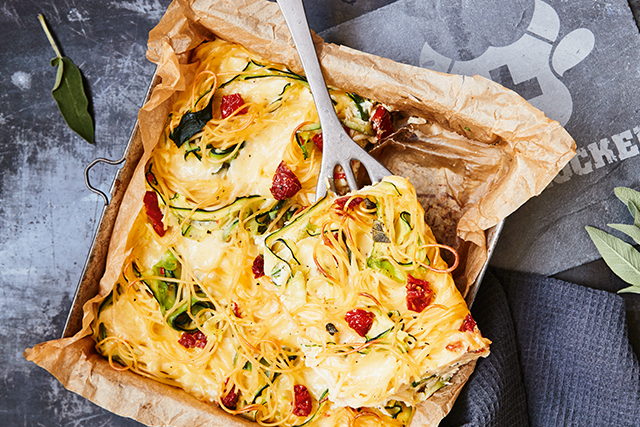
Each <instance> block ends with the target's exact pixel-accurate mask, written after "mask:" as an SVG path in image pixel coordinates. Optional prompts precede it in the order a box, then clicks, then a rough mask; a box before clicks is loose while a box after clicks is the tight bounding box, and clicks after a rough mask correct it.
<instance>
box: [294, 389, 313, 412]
mask: <svg viewBox="0 0 640 427" xmlns="http://www.w3.org/2000/svg"><path fill="white" fill-rule="evenodd" d="M293 394H294V397H295V399H294V402H293V414H294V415H296V416H298V417H306V416H308V415H309V414H310V413H311V407H312V403H311V395H310V394H309V390H307V387H305V386H303V385H301V384H296V385H294V386H293Z"/></svg>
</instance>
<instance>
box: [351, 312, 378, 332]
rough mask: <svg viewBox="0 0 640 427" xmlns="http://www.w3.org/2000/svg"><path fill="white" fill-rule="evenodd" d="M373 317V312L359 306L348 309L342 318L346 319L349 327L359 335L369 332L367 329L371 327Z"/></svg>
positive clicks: (374, 316)
mask: <svg viewBox="0 0 640 427" xmlns="http://www.w3.org/2000/svg"><path fill="white" fill-rule="evenodd" d="M375 318H376V315H375V314H373V313H372V312H370V311H367V310H363V309H361V308H356V309H354V310H351V311H348V312H347V314H346V315H345V316H344V320H346V321H347V324H348V325H349V327H350V328H351V329H353V330H354V331H356V333H357V334H358V335H360V336H361V337H364V336H365V335H367V332H369V329H371V325H372V324H373V319H375Z"/></svg>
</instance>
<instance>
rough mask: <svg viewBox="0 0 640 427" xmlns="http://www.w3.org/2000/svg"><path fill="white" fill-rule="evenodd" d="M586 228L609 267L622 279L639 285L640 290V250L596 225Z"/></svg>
mask: <svg viewBox="0 0 640 427" xmlns="http://www.w3.org/2000/svg"><path fill="white" fill-rule="evenodd" d="M585 228H586V230H587V233H589V236H590V237H591V240H592V241H593V243H594V244H595V245H596V248H597V249H598V252H600V255H602V258H603V259H604V261H605V262H606V263H607V265H608V266H609V268H611V270H612V271H613V272H614V273H615V274H616V275H617V276H618V277H620V278H621V279H622V280H624V281H625V282H627V283H629V284H631V285H634V286H635V287H637V289H638V291H639V292H640V252H638V251H637V250H636V249H635V248H634V247H633V246H631V245H630V244H628V243H626V242H624V241H622V240H621V239H619V238H617V237H615V236H612V235H610V234H608V233H605V232H604V231H602V230H598V229H597V228H594V227H585ZM626 289H627V290H626V292H629V291H628V289H629V288H626Z"/></svg>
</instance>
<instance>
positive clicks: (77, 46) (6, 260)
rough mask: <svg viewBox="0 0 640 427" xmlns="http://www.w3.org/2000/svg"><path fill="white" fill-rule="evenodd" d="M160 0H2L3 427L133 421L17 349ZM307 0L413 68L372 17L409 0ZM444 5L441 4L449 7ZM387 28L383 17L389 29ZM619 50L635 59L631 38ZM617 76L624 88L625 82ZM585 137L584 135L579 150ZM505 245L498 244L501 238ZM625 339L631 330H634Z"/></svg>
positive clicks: (50, 283)
mask: <svg viewBox="0 0 640 427" xmlns="http://www.w3.org/2000/svg"><path fill="white" fill-rule="evenodd" d="M416 1H417V0H416ZM425 2H426V0H425ZM168 3H169V0H111V1H98V0H88V1H79V0H65V1H60V0H51V1H48V2H36V1H33V0H27V1H18V0H9V1H5V2H3V3H2V4H1V5H0V40H2V48H0V59H1V61H0V67H2V75H3V76H4V77H3V79H2V80H0V130H2V143H1V151H0V163H1V166H2V169H1V170H2V176H1V179H0V225H1V226H0V324H2V328H0V340H2V345H1V346H0V359H1V360H3V362H4V363H3V368H2V369H0V426H8V427H13V426H101V425H109V426H133V425H138V424H137V423H136V422H134V421H132V420H128V419H124V418H120V417H117V416H115V415H113V414H110V413H108V412H106V411H104V410H102V409H100V408H98V407H96V406H95V405H93V404H91V403H89V402H87V401H86V400H84V399H83V398H80V397H78V396H76V395H75V394H73V393H70V392H68V391H66V390H64V389H63V388H62V387H61V386H60V384H59V383H58V382H57V381H56V380H55V379H54V378H52V377H51V376H50V375H49V374H48V373H46V372H45V371H43V370H41V369H40V368H37V367H36V366H35V365H33V364H30V363H28V362H26V361H25V360H24V358H23V357H22V352H23V351H24V349H25V348H27V347H30V346H33V345H34V344H36V343H39V342H42V341H45V340H48V339H52V338H57V337H59V336H60V334H61V332H62V328H63V324H64V320H65V318H66V315H67V312H68V310H69V307H70V305H71V299H72V296H73V294H74V292H75V287H76V284H77V282H78V280H79V278H80V274H81V271H82V266H83V264H84V262H85V258H86V255H87V252H88V250H89V246H90V244H91V240H92V238H93V234H94V232H95V229H96V227H97V221H98V217H99V214H100V211H101V209H102V200H101V199H100V198H99V197H98V196H97V195H95V194H93V193H91V192H89V191H88V190H86V188H85V187H84V183H83V170H84V167H85V166H86V165H87V164H88V163H89V162H90V161H91V160H93V159H94V158H96V157H107V158H119V157H120V156H121V155H122V152H123V150H124V146H125V144H126V141H127V139H128V136H129V134H130V132H131V130H132V128H133V125H134V121H135V117H136V113H137V110H138V108H139V107H140V106H141V102H142V99H143V97H144V94H145V91H146V88H147V85H148V83H149V81H150V77H151V75H152V73H153V66H152V64H150V63H149V62H147V60H146V59H145V57H144V53H145V43H146V40H147V34H148V31H149V30H150V29H151V28H152V27H153V26H154V25H155V24H156V23H157V22H158V21H159V19H160V18H161V16H162V14H163V12H164V10H165V8H166V7H167V5H168ZM306 3H308V7H309V10H310V21H311V25H312V27H313V28H314V29H315V30H316V31H318V32H322V34H323V35H325V36H326V37H327V38H328V39H329V40H330V41H341V42H342V43H344V44H347V45H349V46H353V47H360V46H359V45H360V44H362V42H363V38H364V36H365V33H363V32H351V33H350V32H349V31H347V28H348V27H349V26H351V28H353V26H354V25H356V24H359V23H362V22H365V23H366V22H369V25H370V27H371V28H372V29H374V30H377V33H376V34H375V37H376V39H375V40H376V41H377V42H378V43H377V46H382V47H385V48H386V50H385V51H384V52H382V53H383V54H384V55H385V56H388V57H391V58H392V59H396V60H400V61H405V62H412V63H416V65H420V58H421V57H420V51H418V52H417V55H418V56H417V57H416V53H415V52H414V53H413V54H412V55H413V56H411V55H410V54H409V53H407V51H406V49H405V50H402V49H400V48H401V47H402V46H403V45H407V46H409V45H411V43H406V42H405V40H407V39H406V37H408V36H407V34H406V33H405V34H402V35H399V34H398V33H397V31H396V30H393V31H391V30H388V29H387V30H386V31H383V28H382V27H377V26H375V25H373V24H372V23H374V21H373V19H374V18H375V17H376V16H377V15H376V14H378V15H379V14H385V13H390V12H393V11H394V10H395V9H394V7H395V8H398V7H400V6H403V7H404V6H406V5H407V4H410V3H411V4H412V2H407V1H404V0H398V1H397V2H396V1H393V0H368V1H367V0H325V1H322V0H316V1H307V2H306ZM396 3H397V4H396ZM426 3H428V2H426ZM453 3H455V2H452V4H453ZM556 3H557V4H558V5H560V4H563V5H566V6H562V7H566V8H567V10H568V9H570V10H572V11H574V13H577V12H575V11H579V10H581V9H580V8H579V7H577V6H575V5H576V4H577V3H580V2H579V1H578V0H575V1H569V2H556ZM583 3H589V4H595V5H596V6H598V8H595V9H592V11H593V14H592V15H589V14H588V13H587V14H586V15H587V16H586V17H585V18H584V20H586V21H588V19H593V20H596V21H597V19H600V18H601V17H605V18H607V19H606V20H605V21H603V22H607V23H608V24H607V25H610V27H607V28H605V29H604V30H603V31H609V32H611V33H615V32H616V31H618V34H626V33H621V32H620V30H619V28H618V27H616V26H614V25H613V24H615V23H619V24H620V23H623V24H624V25H625V28H626V30H625V31H627V32H630V31H631V30H632V29H633V27H630V26H629V24H630V22H631V23H632V21H629V19H630V16H631V14H630V12H629V10H628V9H626V10H624V9H623V6H624V2H623V1H619V2H617V3H616V2H599V1H596V2H592V1H590V0H589V1H587V0H584V1H583ZM478 4H480V2H478ZM513 4H514V5H524V6H523V7H525V9H526V8H527V7H530V5H531V2H529V3H527V2H524V1H523V2H513ZM571 5H573V6H571ZM572 7H573V9H572ZM607 8H608V9H607ZM454 9H455V8H454ZM454 9H451V10H452V11H453V12H455V10H454ZM556 9H557V11H558V12H559V13H560V14H562V13H564V12H562V10H564V9H562V8H561V7H560V6H558V7H556ZM526 10H529V9H526ZM38 13H43V14H44V15H45V16H46V17H47V20H48V22H49V25H50V28H51V29H52V31H53V32H54V33H55V35H56V38H57V40H58V42H59V45H60V46H61V48H62V50H63V52H64V54H65V55H66V56H69V57H70V58H71V59H72V60H74V61H75V63H76V64H77V65H79V66H80V68H81V69H82V71H83V73H84V76H85V78H86V81H87V83H88V86H89V88H90V96H91V99H92V110H93V112H94V116H95V121H96V135H97V138H96V144H95V145H93V146H91V145H89V144H87V143H86V142H84V141H83V140H81V139H80V138H79V137H77V136H76V135H75V134H74V133H72V132H71V131H70V130H69V129H68V128H67V126H66V125H65V124H64V122H63V121H62V119H61V117H60V114H59V112H58V110H57V108H56V106H55V104H54V102H53V99H52V98H51V95H50V90H51V87H52V86H53V82H54V79H55V70H54V69H53V68H52V67H51V66H50V65H49V60H50V59H51V58H52V57H53V56H54V53H53V51H52V49H51V48H50V46H49V43H48V42H47V39H46V37H45V35H44V33H43V32H42V30H41V29H40V25H39V23H38V20H37V14H38ZM398 13H399V12H398ZM527 13H529V12H526V13H525V14H523V15H522V19H523V20H527V19H529V15H527ZM585 13H586V12H585ZM392 16H395V17H396V18H397V17H399V15H392ZM565 16H566V15H563V22H565ZM507 18H509V16H507V17H506V18H505V19H507ZM367 19H369V21H366V20H367ZM363 20H364V21H363ZM623 21H624V22H623ZM527 22H528V21H527ZM594 22H595V21H594ZM516 24H517V23H516ZM581 25H582V26H585V25H586V24H581ZM620 25H622V24H620ZM396 26H397V23H394V25H393V26H392V27H391V28H395V27H396ZM516 27H517V25H516ZM341 28H342V30H341ZM576 28H577V27H576ZM571 29H574V27H571ZM517 31H520V29H517ZM562 31H564V32H563V33H562V34H563V35H564V34H566V33H568V32H569V31H567V30H566V28H564V27H563V29H562ZM455 33H456V32H455V31H454V32H453V33H452V34H454V35H455ZM636 35H637V34H634V36H636ZM332 38H333V39H334V40H332ZM365 41H367V40H365ZM368 41H370V40H368ZM510 41H512V40H510V39H509V40H502V41H501V42H500V43H503V44H508V43H509V42H510ZM626 42H627V39H625V43H626ZM443 43H444V42H443ZM423 44H424V42H423V43H421V45H420V47H421V48H422V46H423ZM414 45H415V41H414ZM450 48H451V46H449V49H450ZM473 49H476V50H478V49H480V50H481V49H482V46H481V45H480V44H477V45H474V47H473ZM473 49H472V50H473ZM630 49H631V48H630ZM364 50H369V49H364ZM443 52H445V53H447V52H448V54H449V55H450V57H453V55H454V53H455V52H454V53H452V51H444V50H443ZM374 53H378V52H374ZM476 53H477V52H476ZM625 54H628V55H631V54H633V55H635V56H636V57H640V55H638V52H637V49H635V45H634V46H633V49H631V50H629V51H625ZM457 59H458V60H462V59H468V57H465V56H460V57H457ZM425 64H426V63H425ZM629 73H632V74H633V73H635V74H636V75H637V71H636V70H635V69H629ZM605 78H606V76H603V77H602V79H605ZM516 83H518V82H517V81H516V82H515V83H514V84H516ZM619 84H622V85H624V84H625V81H624V80H622V81H621V82H619ZM588 89H589V88H588V87H587V88H576V89H575V90H576V91H588ZM612 96H613V95H612ZM625 99H626V98H625ZM635 99H637V98H635ZM633 105H634V106H635V105H637V102H636V103H635V104H633ZM634 108H636V109H635V111H634V114H633V115H632V117H628V118H626V119H625V120H626V121H625V122H624V124H623V125H621V127H620V128H619V130H618V131H616V132H614V131H613V130H612V131H611V132H610V134H614V133H618V132H622V131H624V130H626V129H627V128H629V129H633V126H632V125H633V124H634V123H635V122H634V120H635V121H637V120H638V109H637V107H634ZM608 111H609V112H608V113H607V114H608V115H605V118H607V117H609V115H610V116H611V117H613V114H614V112H615V111H613V109H612V108H609V110H608ZM576 117H578V118H576ZM592 119H593V117H588V116H584V115H580V114H578V115H577V116H574V117H573V118H571V120H573V122H570V123H572V124H571V127H570V128H569V129H570V131H571V130H573V131H574V132H576V133H578V134H579V133H580V129H581V127H585V126H592V123H591V121H592ZM607 132H609V131H607ZM594 135H598V134H597V133H596V134H594ZM607 135H609V134H607ZM593 138H596V136H594V137H593ZM593 138H591V139H589V140H588V141H587V140H585V144H587V143H590V142H591V141H592V139H593ZM596 139H597V138H596ZM639 158H640V157H639ZM605 160H606V159H605ZM631 161H635V160H634V159H631V160H630V161H627V162H625V164H626V163H629V164H631ZM621 164H622V163H620V162H618V163H617V164H616V165H613V166H612V167H611V168H609V169H610V170H608V172H607V173H606V174H604V173H601V172H597V173H594V174H592V175H591V176H592V177H595V178H596V179H595V181H596V183H597V182H598V181H599V180H600V182H602V181H601V178H602V176H603V175H611V176H613V177H617V178H619V181H620V182H624V183H627V182H631V181H634V182H637V173H635V174H632V173H631V169H629V170H628V168H627V167H626V166H625V167H624V168H623V167H620V166H619V165H621ZM636 169H637V168H636ZM113 173H114V169H113V168H108V167H103V166H99V167H96V168H95V169H94V170H93V171H92V175H91V178H92V181H93V182H94V183H96V185H97V186H98V187H100V188H102V189H103V190H105V191H106V190H107V189H108V187H109V185H110V183H111V180H112V177H113ZM578 178H579V177H578ZM587 183H588V181H584V180H580V179H573V180H572V181H571V185H573V186H575V188H576V189H580V188H581V186H586V185H587ZM552 190H553V189H552ZM596 190H597V191H598V192H601V194H602V197H603V198H605V197H606V195H607V189H606V188H604V186H603V187H596ZM554 191H559V190H554ZM552 196H553V197H551V200H554V199H556V198H558V197H561V193H557V194H553V195H552ZM587 205H588V204H587ZM599 206H600V208H599V210H598V211H597V212H598V214H602V215H603V216H604V215H605V214H606V215H607V221H610V220H611V219H610V218H611V216H610V215H613V216H616V215H617V216H620V215H622V213H621V212H623V209H622V208H620V209H618V208H617V207H615V206H614V205H613V204H606V203H605V204H604V205H599ZM537 209H541V208H540V207H538V206H536V205H535V204H534V206H533V207H531V208H528V210H527V211H524V212H523V214H522V215H521V217H524V219H522V220H519V219H517V218H516V219H514V220H513V221H512V222H513V223H514V225H513V226H514V227H517V221H525V220H526V221H530V222H531V227H532V228H534V229H535V227H539V226H540V224H541V223H543V221H542V220H541V218H536V210H537ZM541 221H542V222H541ZM624 221H625V220H624V219H622V220H621V222H624ZM507 224H510V223H509V222H508V223H507ZM506 241H507V239H506V238H505V242H506ZM545 245H547V246H544V247H542V249H540V250H541V251H544V250H547V251H549V250H557V248H558V247H557V246H556V245H555V244H553V243H549V242H547V243H545ZM504 248H505V249H508V246H504ZM564 248H565V249H566V246H565V247H564ZM558 250H559V249H558ZM516 267H517V266H516ZM569 267H575V265H569V264H567V266H566V268H569ZM566 268H559V269H557V271H560V270H564V269H566ZM595 272H598V273H599V274H600V275H603V274H604V275H605V276H606V277H605V276H603V277H604V278H603V279H602V280H600V281H598V280H591V281H590V280H587V279H589V278H591V279H593V278H594V277H597V276H598V274H596V273H595ZM607 274H608V275H607ZM610 276H611V275H610V274H609V273H607V272H606V268H605V267H604V265H603V264H602V263H600V264H598V261H596V262H595V263H592V264H589V265H588V266H587V267H585V269H583V270H580V269H579V268H578V269H572V270H569V271H568V272H566V273H565V276H564V277H563V278H568V279H571V280H574V281H576V282H578V283H580V281H583V280H584V281H586V282H589V283H585V284H587V285H592V286H594V287H601V288H606V289H609V290H611V291H615V290H616V289H619V288H620V287H621V286H622V285H621V284H620V283H619V282H616V278H614V277H610ZM591 282H593V283H591ZM605 282H606V283H605ZM603 283H604V284H603ZM633 298H634V297H630V299H628V301H629V307H630V310H629V313H630V314H629V316H630V319H631V320H632V321H634V322H635V324H636V325H637V324H638V314H637V313H638V309H637V307H638V302H637V299H633ZM634 304H635V305H634ZM634 310H635V311H634ZM634 313H635V314H634ZM634 316H635V317H634ZM632 334H633V333H632ZM635 334H636V335H635V336H636V337H637V336H638V332H637V331H636V332H635ZM637 349H638V348H637V347H636V351H637Z"/></svg>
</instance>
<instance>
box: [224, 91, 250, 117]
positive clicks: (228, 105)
mask: <svg viewBox="0 0 640 427" xmlns="http://www.w3.org/2000/svg"><path fill="white" fill-rule="evenodd" d="M243 105H244V99H242V95H240V94H239V93H232V94H231V95H225V96H223V97H222V101H221V102H220V115H221V116H222V118H223V119H226V118H227V117H229V116H230V115H232V114H233V112H234V111H236V110H237V109H238V108H240V107H242V106H243ZM247 111H248V110H247V109H246V108H243V109H242V110H240V111H238V114H236V115H238V116H239V115H240V114H247Z"/></svg>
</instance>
